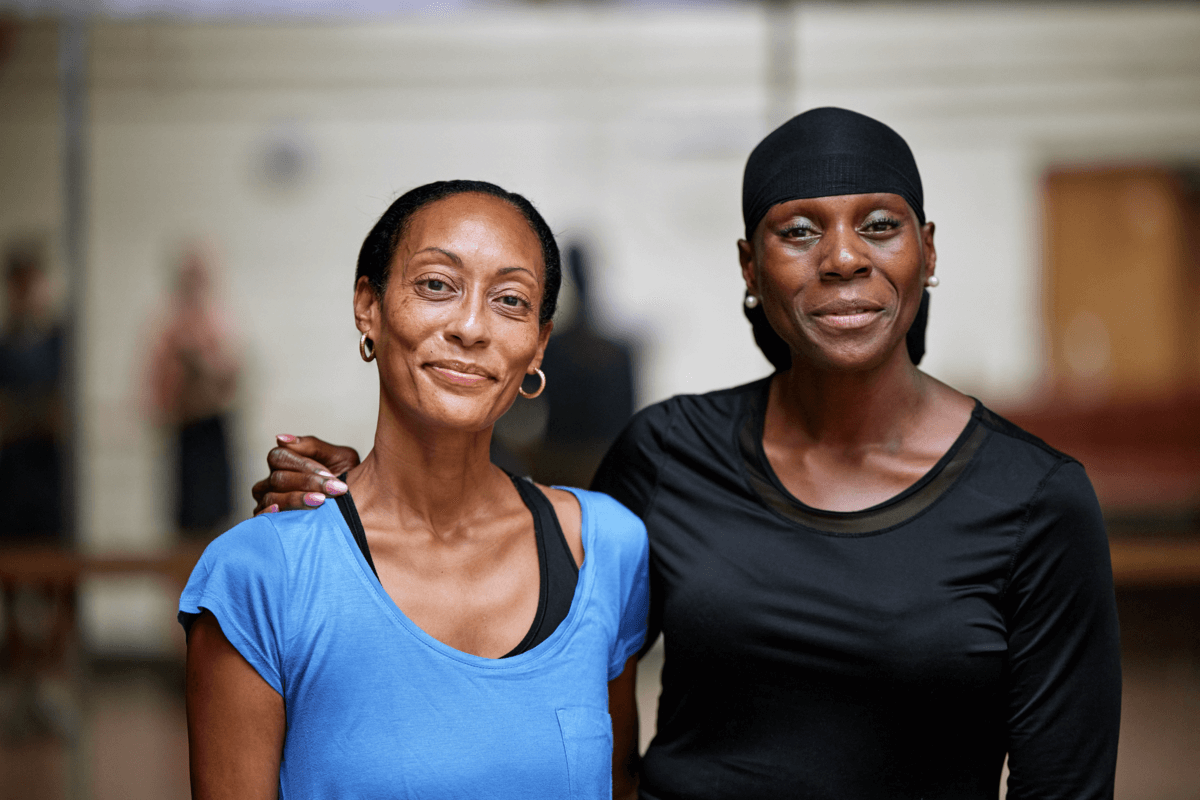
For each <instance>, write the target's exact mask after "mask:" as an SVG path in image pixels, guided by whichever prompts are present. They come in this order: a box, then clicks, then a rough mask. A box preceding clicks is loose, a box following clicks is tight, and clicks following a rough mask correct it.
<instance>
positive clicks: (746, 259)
mask: <svg viewBox="0 0 1200 800" xmlns="http://www.w3.org/2000/svg"><path fill="white" fill-rule="evenodd" d="M737 248H738V261H739V262H741V264H742V280H744V281H745V282H746V291H748V292H749V293H750V294H753V295H757V294H758V275H757V274H756V272H755V269H754V245H753V244H751V243H750V242H748V241H746V240H745V239H738V243H737Z"/></svg>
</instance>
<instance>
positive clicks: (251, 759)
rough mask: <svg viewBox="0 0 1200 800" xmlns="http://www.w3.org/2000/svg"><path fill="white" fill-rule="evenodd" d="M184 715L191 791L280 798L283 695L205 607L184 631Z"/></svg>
mask: <svg viewBox="0 0 1200 800" xmlns="http://www.w3.org/2000/svg"><path fill="white" fill-rule="evenodd" d="M187 722H188V752H189V756H190V760H191V773H192V797H193V798H195V799H196V800H223V798H230V800H241V799H242V798H246V799H247V800H257V799H258V798H276V797H278V793H279V763H280V759H281V758H282V755H283V737H284V732H285V730H286V718H285V713H284V704H283V698H282V697H280V695H279V693H278V692H276V691H275V690H274V689H272V688H271V686H270V685H269V684H268V683H267V682H266V681H265V680H263V679H262V677H261V676H260V675H259V674H258V672H256V671H255V669H254V667H252V666H250V664H249V663H248V662H247V661H246V659H244V658H242V655H241V654H240V653H239V652H238V651H237V650H236V649H234V647H233V645H231V644H230V643H229V640H228V639H226V638H225V634H223V633H222V632H221V626H220V624H219V623H218V622H217V618H216V617H214V616H213V615H212V613H211V612H209V611H207V610H205V611H203V612H202V613H201V614H200V616H199V617H198V618H196V620H195V621H194V622H193V623H192V625H191V628H190V630H189V632H188V642H187Z"/></svg>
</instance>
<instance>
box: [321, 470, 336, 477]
mask: <svg viewBox="0 0 1200 800" xmlns="http://www.w3.org/2000/svg"><path fill="white" fill-rule="evenodd" d="M317 474H318V475H320V476H321V477H322V478H332V477H333V473H332V472H330V471H329V470H327V469H319V470H317Z"/></svg>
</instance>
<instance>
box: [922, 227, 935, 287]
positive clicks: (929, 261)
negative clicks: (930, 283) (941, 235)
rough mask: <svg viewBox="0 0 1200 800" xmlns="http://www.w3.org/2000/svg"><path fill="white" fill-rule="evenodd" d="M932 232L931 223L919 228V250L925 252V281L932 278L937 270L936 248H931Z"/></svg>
mask: <svg viewBox="0 0 1200 800" xmlns="http://www.w3.org/2000/svg"><path fill="white" fill-rule="evenodd" d="M933 232H934V224H933V223H932V222H926V223H925V224H924V225H922V226H921V249H923V250H924V251H925V280H929V279H930V278H932V277H933V274H934V272H935V271H936V270H937V248H936V247H934V246H933Z"/></svg>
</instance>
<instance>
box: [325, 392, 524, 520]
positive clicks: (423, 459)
mask: <svg viewBox="0 0 1200 800" xmlns="http://www.w3.org/2000/svg"><path fill="white" fill-rule="evenodd" d="M491 437H492V429H491V428H490V427H489V428H487V429H485V430H481V431H468V432H464V431H460V430H452V429H439V428H432V427H430V426H428V425H427V424H422V423H421V422H420V421H417V420H411V419H403V418H397V417H395V416H392V415H390V414H388V413H387V412H386V410H385V407H384V406H383V405H382V404H381V408H380V414H379V421H378V423H377V425H376V428H375V443H374V447H372V449H371V452H370V453H368V454H367V457H366V458H365V459H363V462H362V464H360V465H359V466H358V467H356V468H355V469H354V470H352V471H351V473H350V477H349V479H348V481H349V483H350V487H351V490H352V491H353V493H354V497H355V502H356V504H357V505H359V507H360V511H361V510H362V508H364V507H369V508H370V512H371V514H372V516H374V517H375V518H376V519H380V518H383V519H392V520H395V523H396V524H397V525H398V526H401V527H412V526H414V525H415V526H417V527H424V528H427V529H428V530H430V531H432V532H435V533H438V532H445V533H447V534H452V533H453V532H454V531H457V530H461V529H462V528H463V524H464V522H467V521H469V520H470V519H472V518H473V517H475V516H477V515H478V514H479V513H486V511H485V509H486V508H487V507H488V506H489V505H492V504H494V503H496V502H497V501H498V500H499V497H500V496H501V495H502V493H503V491H504V489H505V488H506V483H507V479H506V478H505V476H504V474H503V473H502V472H501V471H500V470H499V469H498V468H496V467H495V466H493V465H492V463H491V458H490V445H491Z"/></svg>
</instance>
